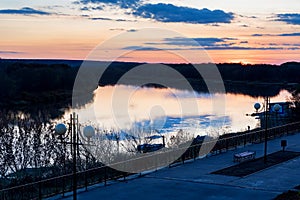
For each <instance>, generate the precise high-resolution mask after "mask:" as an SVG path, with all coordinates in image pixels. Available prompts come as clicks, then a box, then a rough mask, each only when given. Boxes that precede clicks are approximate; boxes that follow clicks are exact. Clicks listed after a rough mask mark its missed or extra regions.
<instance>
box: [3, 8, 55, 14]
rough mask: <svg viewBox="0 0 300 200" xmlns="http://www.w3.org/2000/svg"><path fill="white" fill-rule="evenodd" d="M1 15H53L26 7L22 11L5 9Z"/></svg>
mask: <svg viewBox="0 0 300 200" xmlns="http://www.w3.org/2000/svg"><path fill="white" fill-rule="evenodd" d="M0 14H10V15H50V14H51V13H49V12H45V11H41V10H35V9H33V8H29V7H24V8H21V9H4V10H0Z"/></svg>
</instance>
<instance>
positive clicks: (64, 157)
mask: <svg viewBox="0 0 300 200" xmlns="http://www.w3.org/2000/svg"><path fill="white" fill-rule="evenodd" d="M60 139H61V143H62V144H63V165H64V166H63V179H62V181H63V188H62V196H63V197H64V196H65V175H66V143H65V142H64V141H63V137H62V135H61V138H60Z"/></svg>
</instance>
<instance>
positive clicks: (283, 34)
mask: <svg viewBox="0 0 300 200" xmlns="http://www.w3.org/2000/svg"><path fill="white" fill-rule="evenodd" d="M251 36H253V37H262V36H282V37H293V36H300V32H296V33H281V34H260V33H258V34H257V33H256V34H252V35H251Z"/></svg>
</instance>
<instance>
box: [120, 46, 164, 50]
mask: <svg viewBox="0 0 300 200" xmlns="http://www.w3.org/2000/svg"><path fill="white" fill-rule="evenodd" d="M122 49H123V50H136V51H159V50H165V49H160V48H156V47H147V46H127V47H124V48H122Z"/></svg>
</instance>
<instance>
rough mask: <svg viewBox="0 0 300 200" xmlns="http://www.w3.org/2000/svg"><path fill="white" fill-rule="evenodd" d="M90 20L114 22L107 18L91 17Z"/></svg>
mask: <svg viewBox="0 0 300 200" xmlns="http://www.w3.org/2000/svg"><path fill="white" fill-rule="evenodd" d="M89 19H91V20H103V21H112V20H113V19H111V18H106V17H90V18H89Z"/></svg>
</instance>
